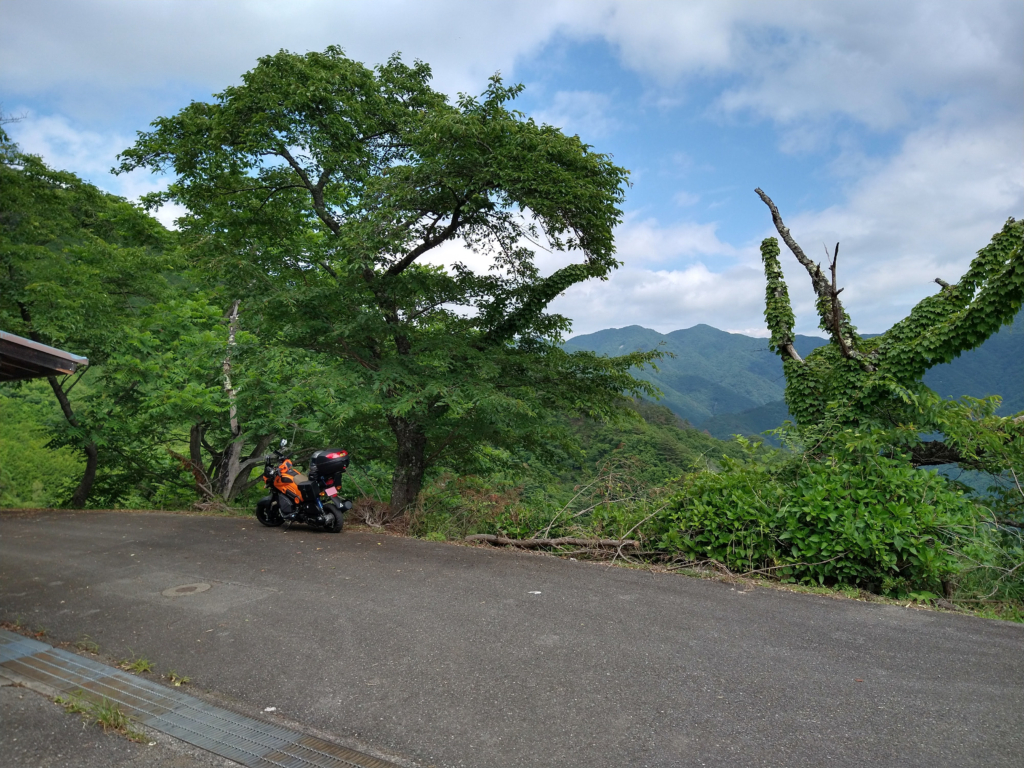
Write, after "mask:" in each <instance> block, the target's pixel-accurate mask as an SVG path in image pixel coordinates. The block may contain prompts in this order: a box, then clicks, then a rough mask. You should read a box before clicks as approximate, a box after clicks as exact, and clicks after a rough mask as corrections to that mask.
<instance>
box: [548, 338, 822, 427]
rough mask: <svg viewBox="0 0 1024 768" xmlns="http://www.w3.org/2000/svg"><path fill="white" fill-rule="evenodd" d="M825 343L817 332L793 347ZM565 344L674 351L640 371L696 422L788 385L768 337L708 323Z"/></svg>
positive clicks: (776, 395) (757, 402)
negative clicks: (751, 334)
mask: <svg viewBox="0 0 1024 768" xmlns="http://www.w3.org/2000/svg"><path fill="white" fill-rule="evenodd" d="M824 343H825V339H822V338H818V337H816V336H797V337H796V341H795V343H794V346H795V347H796V348H797V351H798V352H799V353H800V354H801V355H806V354H808V353H809V352H810V351H811V350H812V349H815V348H816V347H819V346H821V345H822V344H824ZM565 348H566V349H568V350H574V349H580V350H591V351H593V352H597V353H598V354H605V355H610V356H615V355H623V354H626V353H628V352H634V351H644V352H646V351H648V350H652V349H662V350H663V351H665V352H669V353H672V354H674V355H675V357H674V358H673V357H665V358H663V359H662V360H661V361H660V362H659V363H658V368H659V370H658V371H650V370H648V371H644V372H643V373H641V374H639V375H640V376H641V377H642V378H644V379H647V380H649V381H651V382H652V383H654V384H656V385H657V386H658V388H659V389H661V391H662V392H663V393H664V399H662V400H661V402H662V404H664V405H666V406H668V407H669V408H670V409H672V411H673V412H675V413H676V415H678V416H680V417H682V418H684V419H686V420H687V421H689V422H690V423H691V424H695V425H699V424H702V423H703V422H705V421H707V420H708V419H710V418H712V417H713V416H718V415H722V414H734V413H741V412H743V411H747V410H750V409H753V408H756V407H758V406H762V405H766V404H768V403H771V402H773V401H777V400H781V399H782V394H783V391H784V390H785V384H786V383H785V380H784V379H783V376H782V362H781V361H780V360H779V358H778V356H777V355H776V354H775V353H774V352H772V351H770V350H769V349H768V340H767V339H758V338H753V337H751V336H744V335H743V334H739V333H726V332H725V331H720V330H718V329H717V328H712V327H711V326H710V325H695V326H694V327H693V328H687V329H685V330H681V331H673V332H672V333H667V334H662V333H658V332H657V331H652V330H650V329H649V328H642V327H640V326H639V325H631V326H629V327H627V328H610V329H608V330H604V331H598V332H597V333H590V334H587V335H585V336H575V337H573V338H572V339H569V341H567V342H566V344H565Z"/></svg>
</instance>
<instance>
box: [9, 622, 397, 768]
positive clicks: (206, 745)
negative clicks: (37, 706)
mask: <svg viewBox="0 0 1024 768" xmlns="http://www.w3.org/2000/svg"><path fill="white" fill-rule="evenodd" d="M0 667H3V668H4V669H6V670H9V671H10V672H13V673H15V674H16V675H20V676H21V677H24V678H29V679H30V680H35V681H38V682H40V683H44V684H46V685H48V686H50V687H51V688H55V689H57V690H59V691H61V692H62V693H70V692H72V691H81V692H82V695H83V696H84V697H86V698H92V699H96V700H99V699H103V698H106V699H109V700H110V701H113V702H115V703H116V704H118V706H120V707H121V709H122V710H123V711H124V713H125V714H126V715H129V716H130V717H131V718H133V719H134V720H136V721H138V722H139V723H142V724H143V725H148V726H149V727H151V728H155V729H156V730H158V731H162V732H163V733H166V734H168V735H169V736H174V737H175V738H178V739H181V740H182V741H187V742H188V743H189V744H194V745H195V746H197V747H201V748H203V749H206V750H208V751H210V752H213V753H214V754H217V755H220V756H222V757H226V758H228V759H229V760H234V761H235V762H238V763H241V764H242V765H247V766H252V768H269V766H279V768H306V767H307V766H309V768H314V767H315V768H397V766H395V764H394V763H390V762H388V761H386V760H380V759H378V758H375V757H371V756H369V755H364V754H362V753H361V752H356V751H354V750H351V749H346V748H345V747H340V746H338V745H337V744H332V743H331V742H329V741H324V740H323V739H318V738H316V737H315V736H306V735H305V734H302V733H298V732H297V731H293V730H290V729H288V728H282V727H280V726H277V725H272V724H270V723H265V722H263V721H261V720H256V719H254V718H251V717H246V716H244V715H239V714H236V713H235V712H231V711H229V710H226V709H221V708H220V707H215V706H213V705H211V704H207V703H206V702H204V701H201V700H200V699H197V698H195V697H194V696H189V695H188V694H186V693H180V692H179V691H173V690H171V689H169V688H165V687H164V686H162V685H157V684H156V683H152V682H150V681H149V680H146V679H144V678H141V677H135V676H134V675H129V674H128V673H126V672H122V671H121V670H119V669H114V668H113V667H108V666H107V665H106V664H100V663H98V662H95V661H92V660H91V659H85V658H82V657H81V656H77V655H75V654H73V653H69V652H68V651H64V650H61V649H59V648H54V647H53V646H51V645H48V644H46V643H41V642H39V641H38V640H31V639H29V638H27V637H22V636H21V635H17V634H14V633H13V632H7V631H4V630H0Z"/></svg>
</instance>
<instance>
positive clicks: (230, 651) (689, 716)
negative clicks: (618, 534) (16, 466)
mask: <svg viewBox="0 0 1024 768" xmlns="http://www.w3.org/2000/svg"><path fill="white" fill-rule="evenodd" d="M196 585H200V586H196ZM201 585H209V586H208V588H207V587H205V586H201ZM192 586H196V588H195V589H187V588H188V587H192ZM182 588H186V589H184V590H182ZM19 617H20V620H21V621H22V622H23V623H24V624H25V625H26V626H32V627H37V626H41V627H45V628H46V630H47V632H48V636H49V637H50V638H52V639H54V640H68V641H74V640H76V639H78V638H81V637H82V636H84V635H88V636H89V638H90V639H91V640H92V641H94V642H96V643H98V644H99V646H100V649H101V653H103V654H105V655H107V656H108V657H110V658H129V657H131V656H133V655H134V656H144V657H146V658H147V659H150V660H152V661H153V662H154V664H155V665H156V668H157V671H158V672H167V671H168V670H175V671H176V672H178V673H179V674H184V675H188V676H190V677H191V678H192V680H193V686H194V688H195V689H196V690H197V691H198V692H200V693H201V694H202V695H203V696H205V697H207V698H208V699H210V700H214V701H216V702H218V703H221V704H223V705H225V706H227V707H228V708H232V709H234V710H236V711H238V712H240V713H243V714H250V715H253V716H260V717H276V718H280V720H281V721H282V722H288V723H295V724H300V725H301V726H302V727H303V728H304V729H306V730H308V731H309V732H311V733H314V734H318V735H322V736H325V737H326V738H329V739H331V740H333V741H336V742H338V743H341V744H343V745H346V746H350V747H352V748H354V749H360V750H361V751H372V752H374V753H375V754H378V755H380V756H387V757H389V758H390V759H394V760H396V761H397V762H404V763H406V764H410V763H416V764H420V765H423V766H430V765H434V766H458V765H464V766H482V767H487V766H495V767H496V768H497V767H498V766H501V767H503V768H504V767H506V766H529V767H530V768H533V766H539V765H563V766H574V765H587V766H622V765H629V766H666V767H667V766H673V768H675V767H676V766H700V765H744V766H746V765H764V766H819V765H833V766H847V765H848V766H858V767H859V766H873V765H877V766H892V765H901V766H928V768H932V767H934V766H1019V765H1020V760H1021V757H1020V756H1021V755H1022V754H1024V653H1022V651H1024V627H1022V626H1020V625H1015V624H1008V623H1004V622H996V621H988V620H982V619H975V618H971V617H966V616H959V615H954V614H943V613H935V612H927V611H916V610H910V609H903V608H900V607H897V606H888V605H878V604H867V603H859V602H854V601H848V600H834V599H828V598H824V597H817V596H811V595H798V594H791V593H784V592H778V591H774V590H768V589H744V588H742V587H736V586H732V585H729V584H724V583H719V582H712V581H701V580H697V579H692V578H686V577H681V576H673V575H654V574H651V573H648V572H643V571H633V570H628V569H623V568H609V567H607V566H604V565H597V564H589V563H582V562H570V561H567V560H560V559H556V558H550V557H543V556H537V555H529V554H517V553H510V552H504V551H496V550H486V549H482V548H479V549H478V548H469V547H460V546H453V545H448V544H440V543H432V542H423V541H415V540H409V539H399V538H394V537H387V536H377V535H372V534H365V533H364V534H353V533H350V532H345V533H342V534H340V535H332V534H322V533H316V532H313V531H309V530H305V529H300V528H293V529H291V530H280V529H266V528H263V527H261V526H260V525H259V524H258V523H257V522H256V521H255V519H240V518H211V517H188V516H182V515H170V514H156V513H153V514H128V513H69V512H48V513H35V514H10V513H4V514H0V619H4V620H8V621H13V620H15V619H17V618H19ZM271 706H273V707H275V708H276V709H275V711H274V713H272V714H271V715H264V714H263V712H264V710H265V709H266V708H267V707H271Z"/></svg>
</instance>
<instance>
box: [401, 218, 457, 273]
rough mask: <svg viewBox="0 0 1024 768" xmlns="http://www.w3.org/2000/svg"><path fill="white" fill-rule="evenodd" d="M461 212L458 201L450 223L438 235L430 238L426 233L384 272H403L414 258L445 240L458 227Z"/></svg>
mask: <svg viewBox="0 0 1024 768" xmlns="http://www.w3.org/2000/svg"><path fill="white" fill-rule="evenodd" d="M461 213H462V203H459V204H458V205H457V206H455V210H454V211H452V220H451V223H450V224H449V225H448V226H447V227H445V228H444V230H443V231H442V232H441V234H440V235H438V236H437V237H436V238H431V237H430V236H429V235H428V236H427V238H426V239H425V240H424V241H423V242H422V243H420V244H419V245H418V246H416V247H415V248H413V249H412V250H411V251H409V253H408V254H406V255H405V256H404V257H403V258H402V259H401V260H399V261H397V262H395V263H394V264H392V265H391V267H390V268H389V269H388V271H387V272H386V273H385V274H387V275H391V276H394V275H399V274H401V273H402V272H404V271H405V270H406V269H407V268H408V266H409V265H410V264H412V263H413V262H414V261H416V259H418V258H419V257H420V256H422V255H423V254H424V253H426V252H427V251H429V250H430V249H432V248H436V247H437V246H439V245H440V244H441V243H443V242H444V241H445V240H447V239H448V238H450V237H451V236H452V235H454V234H455V231H456V230H457V229H458V228H459V225H460V224H461V223H462V222H461V220H460V214H461ZM436 223H437V222H436V221H435V222H434V224H436ZM434 224H432V225H431V227H430V229H431V230H432V229H433V227H434ZM429 231H430V230H428V232H429Z"/></svg>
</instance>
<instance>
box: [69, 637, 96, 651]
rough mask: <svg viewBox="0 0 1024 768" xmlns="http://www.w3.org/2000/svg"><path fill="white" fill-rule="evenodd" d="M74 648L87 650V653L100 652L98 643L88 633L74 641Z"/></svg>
mask: <svg viewBox="0 0 1024 768" xmlns="http://www.w3.org/2000/svg"><path fill="white" fill-rule="evenodd" d="M75 648H77V649H78V650H80V651H87V652H88V653H99V652H100V644H99V643H97V642H96V641H95V640H93V639H92V638H91V637H89V636H88V635H82V637H81V638H79V640H78V641H77V642H76V643H75Z"/></svg>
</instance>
